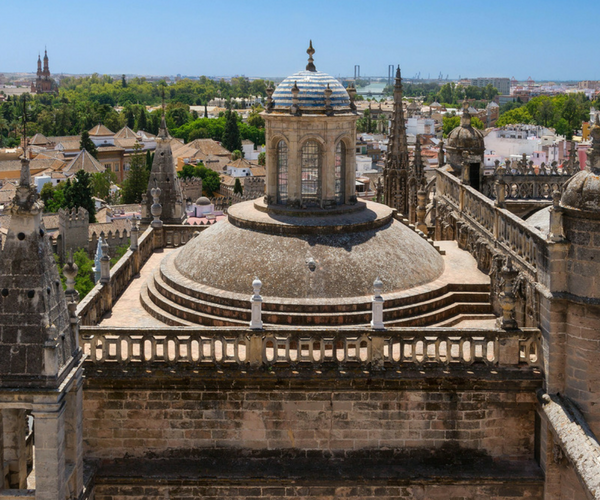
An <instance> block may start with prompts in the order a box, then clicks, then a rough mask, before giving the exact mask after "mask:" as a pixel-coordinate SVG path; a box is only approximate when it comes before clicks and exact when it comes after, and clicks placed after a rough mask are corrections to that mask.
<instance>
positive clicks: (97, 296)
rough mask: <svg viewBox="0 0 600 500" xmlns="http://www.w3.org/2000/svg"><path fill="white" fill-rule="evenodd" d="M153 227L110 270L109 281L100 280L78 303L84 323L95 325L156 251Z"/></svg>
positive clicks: (80, 316)
mask: <svg viewBox="0 0 600 500" xmlns="http://www.w3.org/2000/svg"><path fill="white" fill-rule="evenodd" d="M153 231H154V230H153V228H152V227H149V228H148V229H146V231H144V233H143V234H142V235H141V236H140V238H139V240H138V245H137V249H135V250H132V249H131V248H130V249H129V250H127V252H125V254H124V255H123V256H122V257H121V258H120V259H119V261H118V262H117V263H116V264H115V265H114V266H113V268H112V269H111V270H110V279H109V280H108V282H107V283H102V282H98V283H96V286H95V287H94V288H92V290H91V291H90V293H88V294H87V295H86V297H85V298H84V299H83V300H82V301H81V302H80V303H79V304H78V306H77V315H78V316H79V318H80V321H81V324H82V325H95V324H96V323H97V322H98V321H100V319H101V318H102V316H104V314H106V313H107V312H109V311H110V310H111V309H112V306H113V303H114V302H115V301H116V299H117V297H119V295H121V294H122V293H123V292H124V291H125V288H127V286H128V285H129V284H130V283H131V279H132V277H133V276H135V275H136V274H138V273H139V272H140V268H141V267H142V266H143V265H144V263H145V262H146V261H147V260H148V259H149V258H150V256H151V255H152V252H153V251H154V239H155V238H154V234H153Z"/></svg>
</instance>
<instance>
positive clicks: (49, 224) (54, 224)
mask: <svg viewBox="0 0 600 500" xmlns="http://www.w3.org/2000/svg"><path fill="white" fill-rule="evenodd" d="M42 220H43V221H44V227H45V228H46V229H48V230H52V229H58V214H43V215H42Z"/></svg>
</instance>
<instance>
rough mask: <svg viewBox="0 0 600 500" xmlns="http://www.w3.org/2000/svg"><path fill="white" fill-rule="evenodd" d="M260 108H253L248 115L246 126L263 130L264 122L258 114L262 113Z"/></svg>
mask: <svg viewBox="0 0 600 500" xmlns="http://www.w3.org/2000/svg"><path fill="white" fill-rule="evenodd" d="M262 110H263V109H262V106H261V107H253V108H252V111H251V112H250V114H249V115H248V125H250V126H251V127H256V128H264V127H265V120H264V118H263V117H262V116H260V112H261V111H262Z"/></svg>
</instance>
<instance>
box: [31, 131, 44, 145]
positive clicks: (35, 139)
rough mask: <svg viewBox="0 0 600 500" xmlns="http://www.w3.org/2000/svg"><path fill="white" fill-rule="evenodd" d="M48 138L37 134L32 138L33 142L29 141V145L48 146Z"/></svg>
mask: <svg viewBox="0 0 600 500" xmlns="http://www.w3.org/2000/svg"><path fill="white" fill-rule="evenodd" d="M48 142H49V141H48V138H47V137H46V136H44V135H42V134H35V135H34V136H33V137H32V138H31V141H29V144H31V145H32V146H44V145H46V144H48Z"/></svg>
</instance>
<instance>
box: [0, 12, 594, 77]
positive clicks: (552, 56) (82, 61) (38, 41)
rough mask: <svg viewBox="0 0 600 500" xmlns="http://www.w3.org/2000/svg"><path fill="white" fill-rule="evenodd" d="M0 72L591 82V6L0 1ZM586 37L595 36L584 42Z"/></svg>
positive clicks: (592, 61) (592, 55)
mask: <svg viewBox="0 0 600 500" xmlns="http://www.w3.org/2000/svg"><path fill="white" fill-rule="evenodd" d="M0 10H2V11H3V13H4V15H3V22H2V28H1V29H0V72H1V71H4V72H14V71H35V67H36V66H35V65H36V60H37V54H38V51H40V50H41V51H42V54H43V50H44V45H47V47H48V52H49V56H50V70H51V71H52V72H53V73H59V72H65V73H92V72H98V73H111V74H113V73H114V74H118V73H128V74H152V75H175V74H177V73H181V74H188V75H203V74H205V75H210V76H213V75H226V76H232V75H238V74H244V75H247V76H266V77H268V76H286V75H289V74H291V73H293V72H295V71H298V70H301V69H303V68H304V66H305V64H306V57H307V56H306V52H305V50H306V48H307V45H308V40H309V38H312V40H313V44H314V47H315V49H316V51H317V52H316V54H315V63H316V66H317V69H319V70H322V71H325V72H327V73H330V74H332V75H334V76H349V75H352V74H353V71H354V65H355V64H360V66H361V74H362V75H366V76H369V75H384V74H387V66H388V65H389V64H400V65H401V67H402V70H403V75H404V76H407V77H412V76H413V75H415V74H416V73H417V72H421V76H422V77H427V75H428V74H431V77H435V76H437V75H438V74H439V72H440V71H441V72H442V73H443V74H444V76H445V75H446V74H449V75H450V77H451V78H457V77H458V76H459V75H460V76H463V77H465V76H467V77H476V76H506V77H512V76H515V77H516V78H517V79H526V78H527V77H528V76H532V77H533V78H534V79H538V80H541V79H546V80H547V79H551V80H552V79H555V80H568V79H595V80H596V79H600V55H599V49H598V46H599V42H598V35H597V33H598V31H597V26H598V25H597V23H598V18H599V14H600V5H599V4H598V0H572V1H570V2H564V1H562V2H560V1H558V0H547V1H540V0H520V1H513V0H503V1H500V2H490V1H487V0H480V1H474V0H473V1H471V0H430V1H419V2H417V1H404V0H380V1H369V0H362V1H355V0H343V1H338V0H318V1H314V0H279V1H271V0H220V1H206V0H195V1H193V0H169V1H165V0H162V1H155V0H145V1H127V0H121V1H118V0H103V1H101V2H88V1H85V0H84V1H81V0H54V1H49V0H45V1H38V0H29V1H27V2H20V1H17V0H0ZM594 33H596V35H594Z"/></svg>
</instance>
